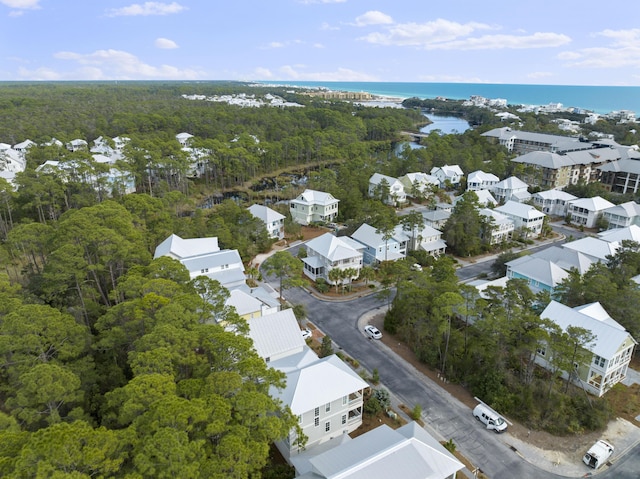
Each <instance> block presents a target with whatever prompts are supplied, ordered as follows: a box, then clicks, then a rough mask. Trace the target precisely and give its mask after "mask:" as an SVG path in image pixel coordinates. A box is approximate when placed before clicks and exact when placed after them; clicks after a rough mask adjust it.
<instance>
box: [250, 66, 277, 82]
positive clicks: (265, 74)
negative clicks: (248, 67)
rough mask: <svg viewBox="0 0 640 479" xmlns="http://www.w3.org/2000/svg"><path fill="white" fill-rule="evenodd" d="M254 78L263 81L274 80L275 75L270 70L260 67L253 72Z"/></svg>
mask: <svg viewBox="0 0 640 479" xmlns="http://www.w3.org/2000/svg"><path fill="white" fill-rule="evenodd" d="M253 78H259V79H261V80H267V79H269V78H273V73H271V70H269V69H268V68H262V67H258V68H256V69H255V70H253Z"/></svg>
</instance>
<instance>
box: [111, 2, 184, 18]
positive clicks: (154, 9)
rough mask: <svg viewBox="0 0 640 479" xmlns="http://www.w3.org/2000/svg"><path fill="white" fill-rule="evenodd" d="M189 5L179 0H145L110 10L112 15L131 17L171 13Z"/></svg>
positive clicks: (178, 11)
mask: <svg viewBox="0 0 640 479" xmlns="http://www.w3.org/2000/svg"><path fill="white" fill-rule="evenodd" d="M186 9H187V7H185V6H182V5H180V4H179V3H177V2H172V3H161V2H145V3H143V4H139V3H134V4H132V5H129V6H128V7H122V8H113V9H111V10H109V11H108V13H107V15H108V16H110V17H129V16H138V15H143V16H148V15H171V14H173V13H180V12H181V11H183V10H186Z"/></svg>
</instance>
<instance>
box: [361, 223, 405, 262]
mask: <svg viewBox="0 0 640 479" xmlns="http://www.w3.org/2000/svg"><path fill="white" fill-rule="evenodd" d="M351 238H353V239H354V240H356V241H358V242H359V243H362V245H363V246H364V251H363V261H364V264H367V265H376V264H378V263H381V262H383V261H396V260H399V259H403V258H406V257H407V244H408V242H409V237H408V236H407V233H406V232H404V231H402V227H400V228H395V229H394V231H393V233H392V235H391V237H390V238H388V239H386V240H385V238H384V236H383V234H382V233H380V232H376V229H375V228H374V227H373V226H371V225H368V224H367V223H363V224H362V225H361V226H360V228H358V229H357V230H356V231H354V233H353V234H352V235H351Z"/></svg>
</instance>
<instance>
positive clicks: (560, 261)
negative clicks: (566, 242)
mask: <svg viewBox="0 0 640 479" xmlns="http://www.w3.org/2000/svg"><path fill="white" fill-rule="evenodd" d="M532 256H535V257H537V258H541V259H546V260H548V261H552V262H554V263H555V264H557V265H558V266H560V267H561V268H562V269H564V270H565V271H569V270H571V269H572V268H575V269H576V270H578V272H579V273H580V274H584V273H586V272H587V271H588V270H589V268H590V267H591V265H592V264H593V263H594V262H595V260H594V259H593V258H591V257H589V256H587V255H585V254H584V253H581V252H580V251H575V250H572V249H569V248H560V247H558V246H550V247H549V248H545V249H543V250H542V251H538V252H537V253H534V254H533V255H532Z"/></svg>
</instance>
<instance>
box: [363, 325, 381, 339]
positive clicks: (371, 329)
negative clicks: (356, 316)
mask: <svg viewBox="0 0 640 479" xmlns="http://www.w3.org/2000/svg"><path fill="white" fill-rule="evenodd" d="M364 332H365V333H366V334H367V336H369V337H370V338H371V339H380V338H381V337H382V333H381V332H380V330H379V329H378V328H376V327H375V326H372V325H370V324H368V325H367V326H365V327H364Z"/></svg>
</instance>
